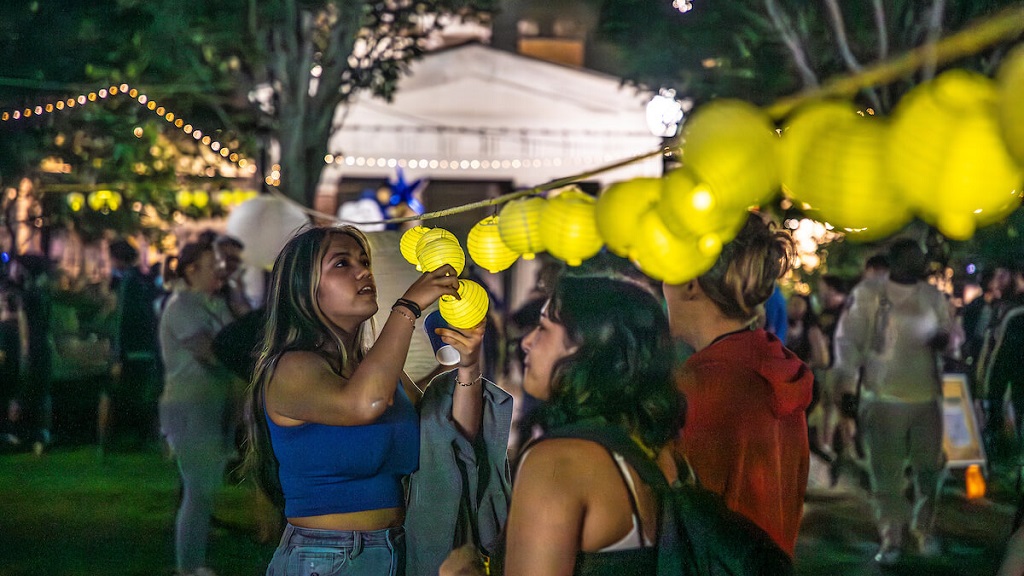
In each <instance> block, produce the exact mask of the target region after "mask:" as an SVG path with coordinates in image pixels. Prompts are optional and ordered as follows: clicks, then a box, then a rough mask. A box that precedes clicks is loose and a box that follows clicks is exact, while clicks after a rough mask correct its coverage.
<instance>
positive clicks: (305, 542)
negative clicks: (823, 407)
mask: <svg viewBox="0 0 1024 576" xmlns="http://www.w3.org/2000/svg"><path fill="white" fill-rule="evenodd" d="M404 575H405V531H404V530H403V529H402V528H401V527H398V528H386V529H384V530H373V531H369V532H350V531H344V530H315V529H312V528H300V527H298V526H293V525H292V524H288V525H287V526H286V527H285V529H284V535H283V536H282V537H281V544H279V545H278V547H277V550H276V551H274V557H273V558H272V559H271V560H270V566H268V567H267V576H404Z"/></svg>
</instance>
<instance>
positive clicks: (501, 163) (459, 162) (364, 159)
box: [324, 154, 618, 171]
mask: <svg viewBox="0 0 1024 576" xmlns="http://www.w3.org/2000/svg"><path fill="white" fill-rule="evenodd" d="M617 158H618V157H616V156H612V155H604V156H574V157H572V158H561V157H558V156H555V157H550V156H545V157H543V158H504V159H501V160H499V159H492V160H486V159H485V160H479V159H473V160H469V159H459V158H385V157H380V156H345V155H342V154H327V155H326V156H324V163H325V164H334V165H338V166H360V167H363V166H367V167H370V168H375V167H376V168H395V167H398V168H412V169H417V168H418V169H421V170H426V169H430V170H459V171H475V170H509V169H518V168H559V167H562V166H566V165H573V166H592V165H595V164H602V163H606V162H610V161H613V160H616V159H617Z"/></svg>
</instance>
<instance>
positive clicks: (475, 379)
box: [455, 371, 484, 388]
mask: <svg viewBox="0 0 1024 576" xmlns="http://www.w3.org/2000/svg"><path fill="white" fill-rule="evenodd" d="M483 379H484V375H483V374H481V375H479V376H477V377H476V378H473V379H472V380H470V381H469V382H460V381H459V373H458V371H456V372H455V383H456V384H458V385H459V386H462V387H467V388H468V387H469V386H472V385H473V384H476V383H477V382H479V381H481V380H483Z"/></svg>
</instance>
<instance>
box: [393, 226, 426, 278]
mask: <svg viewBox="0 0 1024 576" xmlns="http://www.w3.org/2000/svg"><path fill="white" fill-rule="evenodd" d="M428 230H430V228H427V227H426V226H414V227H412V228H409V229H408V230H406V231H405V233H404V234H402V238H401V239H400V240H399V241H398V249H399V250H400V251H401V252H402V257H403V258H405V261H406V262H408V263H409V264H412V265H413V266H415V267H416V269H417V270H419V271H420V272H422V271H423V268H421V267H420V261H419V259H418V258H416V246H417V244H418V243H419V241H420V238H423V235H424V234H426V233H427V231H428Z"/></svg>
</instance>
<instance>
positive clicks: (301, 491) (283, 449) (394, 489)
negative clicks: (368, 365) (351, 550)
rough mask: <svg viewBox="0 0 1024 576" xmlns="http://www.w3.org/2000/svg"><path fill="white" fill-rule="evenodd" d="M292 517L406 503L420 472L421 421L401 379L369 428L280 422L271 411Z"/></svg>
mask: <svg viewBox="0 0 1024 576" xmlns="http://www.w3.org/2000/svg"><path fill="white" fill-rule="evenodd" d="M266 418H267V425H268V426H269V428H270V441H271V444H272V445H273V447H274V455H275V456H277V461H278V463H279V464H280V468H279V469H278V478H279V479H280V481H281V488H282V489H283V491H284V502H285V504H284V513H285V516H287V517H289V518H299V517H303V516H320V515H323V514H337V513H344V512H362V511H364V510H377V509H380V508H396V507H401V506H404V504H405V493H404V490H403V487H402V479H403V477H404V476H406V475H408V474H411V473H413V472H415V471H416V469H417V467H418V466H419V458H420V425H419V416H418V415H417V414H416V408H415V407H414V406H413V405H412V403H411V402H410V401H409V398H408V397H407V396H406V395H405V390H404V389H403V388H402V385H401V383H399V385H398V389H397V390H395V400H394V403H393V404H392V405H391V406H390V407H389V408H388V409H387V410H386V411H385V412H384V414H383V416H381V417H380V419H379V420H377V421H376V422H374V423H373V424H369V425H366V426H328V425H326V424H314V423H311V422H307V423H305V424H300V425H298V426H278V425H277V424H274V422H273V420H271V419H270V416H269V415H267V416H266Z"/></svg>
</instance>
